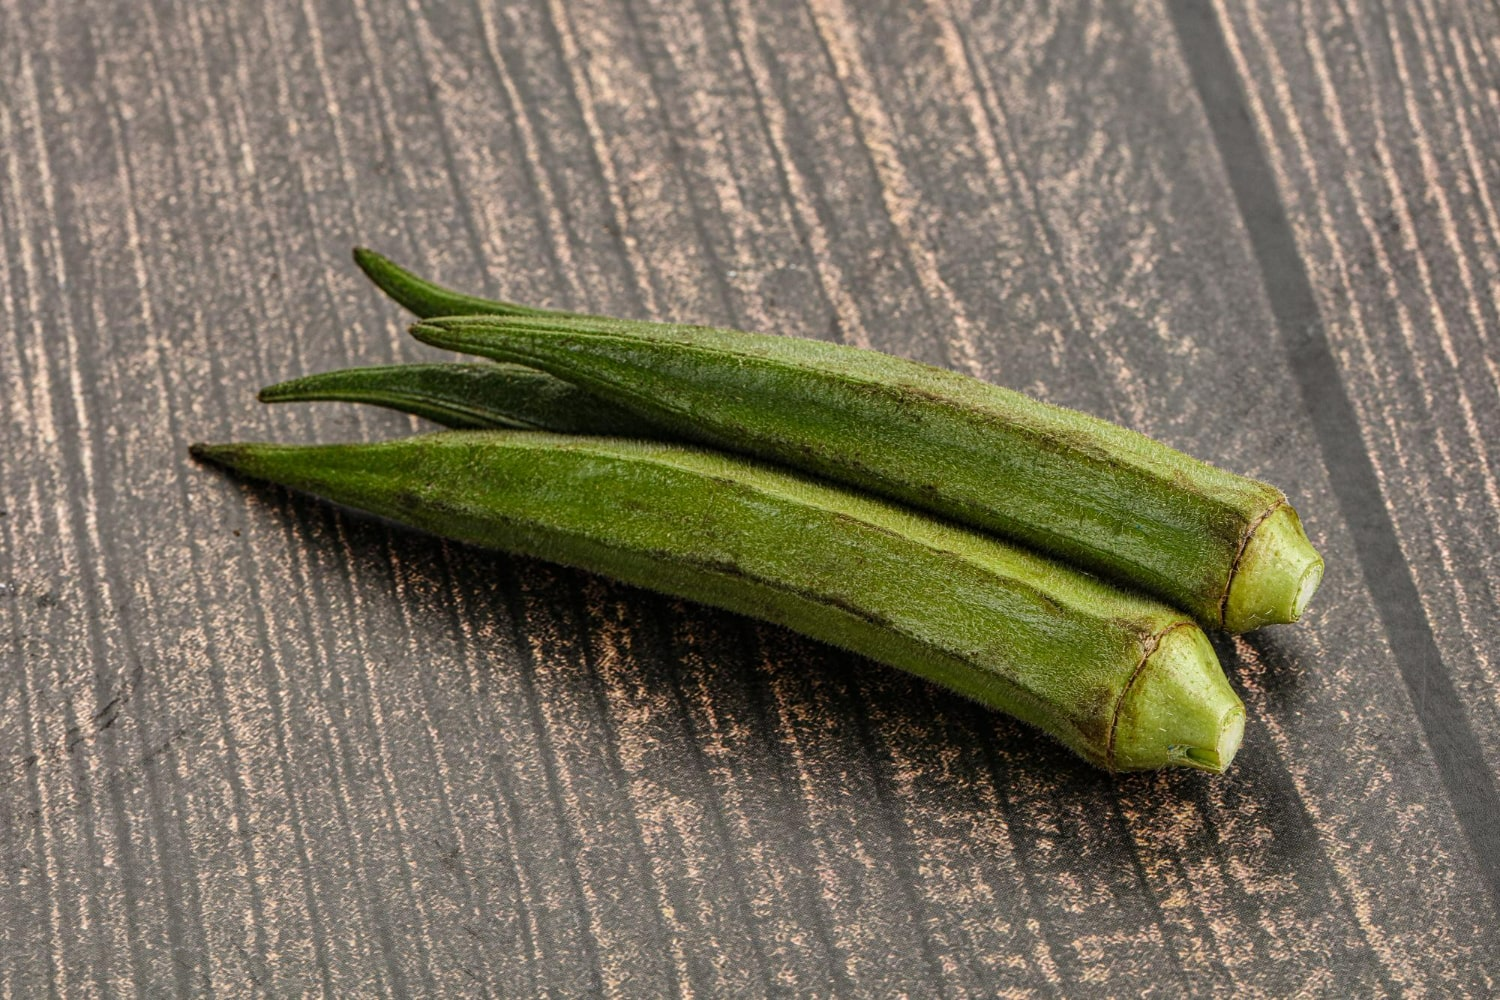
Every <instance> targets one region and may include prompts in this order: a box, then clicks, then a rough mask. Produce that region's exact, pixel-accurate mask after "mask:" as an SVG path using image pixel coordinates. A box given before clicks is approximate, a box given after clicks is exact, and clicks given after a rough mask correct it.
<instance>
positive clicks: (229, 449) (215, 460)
mask: <svg viewBox="0 0 1500 1000" xmlns="http://www.w3.org/2000/svg"><path fill="white" fill-rule="evenodd" d="M244 451H245V446H244V445H242V444H206V443H204V442H202V441H195V442H194V443H192V444H190V445H188V454H189V455H191V456H192V457H193V458H194V459H196V460H198V461H199V462H208V463H210V464H212V465H223V466H226V467H228V468H234V466H235V465H236V464H238V460H239V458H240V457H241V456H242V455H243V454H244Z"/></svg>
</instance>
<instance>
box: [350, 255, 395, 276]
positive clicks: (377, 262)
mask: <svg viewBox="0 0 1500 1000" xmlns="http://www.w3.org/2000/svg"><path fill="white" fill-rule="evenodd" d="M354 264H355V266H356V267H358V268H359V269H360V270H361V271H363V272H365V275H366V276H367V277H369V278H370V280H372V281H374V280H375V272H378V271H380V270H382V269H386V268H393V267H395V266H396V263H395V262H394V261H393V260H391V259H390V258H389V257H387V256H386V255H385V254H383V253H377V252H376V251H374V250H371V249H370V248H369V247H355V248H354Z"/></svg>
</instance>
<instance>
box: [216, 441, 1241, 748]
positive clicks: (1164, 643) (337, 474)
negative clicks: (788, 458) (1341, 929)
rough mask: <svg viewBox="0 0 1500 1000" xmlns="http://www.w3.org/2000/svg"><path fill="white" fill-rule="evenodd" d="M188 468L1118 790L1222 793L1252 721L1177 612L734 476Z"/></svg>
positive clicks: (776, 479) (593, 446) (431, 458)
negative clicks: (950, 708) (721, 644)
mask: <svg viewBox="0 0 1500 1000" xmlns="http://www.w3.org/2000/svg"><path fill="white" fill-rule="evenodd" d="M193 452H194V454H195V455H196V456H198V457H199V458H202V459H205V460H208V461H212V462H217V463H219V464H221V465H225V466H228V467H230V468H231V469H234V470H236V471H238V472H240V473H243V474H245V475H247V476H252V477H255V478H258V479H266V480H270V481H272V482H276V483H280V484H283V485H285V486H289V487H293V488H295V489H300V490H305V491H308V492H310V493H314V494H317V495H319V496H322V497H326V498H328V499H330V500H333V501H336V502H338V503H342V504H347V505H349V506H351V507H356V508H359V509H361V510H366V511H370V512H372V513H375V514H380V515H383V516H386V517H389V518H393V519H395V520H397V521H400V522H403V523H406V524H410V525H413V526H415V527H418V528H422V529H425V530H427V531H431V532H434V533H436V534H439V535H443V536H446V537H449V538H454V539H458V540H460V541H465V542H471V543H474V544H477V545H483V546H489V547H492V548H498V549H504V550H507V551H511V552H517V553H522V554H525V555H530V556H535V557H539V558H542V559H548V560H552V561H555V562H559V563H564V564H567V565H572V566H578V567H582V568H584V569H588V570H592V571H595V572H598V573H603V574H605V575H608V576H612V577H615V578H617V579H620V580H624V581H626V582H628V583H632V584H636V585H638V586H643V587H648V588H651V589H653V590H658V591H661V592H663V593H667V594H672V595H675V596H679V597H684V598H689V599H692V600H696V601H702V602H704V603H707V604H712V605H716V606H719V607H723V608H727V609H730V610H733V611H738V612H742V613H744V614H748V615H752V616H754V617H757V618H762V619H765V620H767V621H771V622H775V623H778V624H781V625H785V626H788V627H790V628H792V629H795V630H797V631H799V632H802V633H805V634H807V635H810V636H813V637H814V638H817V639H821V640H824V641H826V642H830V643H833V644H835V645H838V646H842V647H845V648H847V649H851V650H854V651H856V652H859V653H862V654H864V655H865V656H867V657H869V658H871V659H873V660H878V661H880V662H883V663H886V664H889V665H891V666H894V667H898V668H901V669H903V670H908V671H910V672H912V673H914V674H917V675H919V676H922V677H925V678H927V679H928V680H931V681H934V682H936V683H939V684H942V685H945V686H947V687H949V688H951V689H953V690H955V691H958V692H960V693H962V694H965V695H967V696H969V697H971V698H974V699H976V700H978V701H980V702H982V703H983V704H985V705H988V706H991V707H993V708H997V709H1000V710H1003V711H1006V712H1009V713H1010V714H1012V715H1014V716H1016V717H1017V718H1020V719H1022V720H1024V721H1026V722H1029V723H1031V724H1033V725H1036V726H1039V727H1041V728H1042V729H1043V730H1045V731H1046V732H1048V733H1050V734H1052V735H1053V736H1055V737H1057V738H1058V739H1059V740H1061V741H1062V742H1063V743H1065V744H1066V745H1068V746H1069V747H1071V748H1072V749H1074V750H1075V751H1077V752H1078V753H1079V754H1081V755H1082V756H1083V757H1085V758H1086V759H1088V760H1089V761H1091V762H1093V763H1094V764H1097V765H1099V766H1101V767H1105V768H1108V769H1111V770H1139V769H1145V768H1155V767H1165V766H1174V765H1175V766H1187V767H1195V768H1200V769H1203V770H1208V771H1215V772H1218V771H1222V770H1223V769H1224V768H1225V767H1227V766H1228V764H1229V762H1230V760H1231V758H1232V757H1233V756H1234V753H1235V750H1236V749H1237V748H1238V746H1239V742H1240V738H1241V735H1242V733H1243V729H1244V707H1243V705H1242V704H1241V703H1240V700H1239V698H1238V697H1237V696H1236V695H1235V693H1234V691H1233V690H1232V689H1231V688H1230V687H1229V684H1228V682H1227V681H1226V680H1225V679H1224V675H1223V672H1222V671H1221V670H1220V668H1219V664H1218V660H1217V658H1216V657H1215V655H1214V651H1213V648H1212V646H1210V645H1209V643H1208V640H1207V638H1206V637H1205V636H1204V635H1203V633H1202V631H1201V630H1200V629H1199V628H1198V627H1197V625H1195V624H1194V623H1193V622H1192V621H1191V620H1190V619H1188V618H1187V617H1185V616H1184V615H1182V614H1181V613H1180V612H1177V611H1175V610H1173V609H1171V608H1168V607H1166V606H1165V605H1162V604H1160V603H1157V602H1156V601H1153V600H1150V599H1147V598H1145V597H1141V596H1136V595H1134V594H1129V593H1125V592H1122V591H1119V590H1116V589H1115V588H1113V587H1110V586H1108V585H1106V584H1104V583H1102V582H1100V581H1099V580H1097V579H1095V578H1093V577H1090V576H1087V575H1085V574H1081V573H1078V572H1076V571H1074V570H1071V569H1069V568H1067V567H1064V566H1061V565H1059V564H1057V563H1054V562H1052V561H1050V560H1047V559H1044V558H1042V557H1040V556H1037V555H1035V554H1033V553H1031V552H1028V551H1026V550H1024V549H1020V548H1017V547H1014V546H1011V545H1007V544H1005V543H1003V542H1000V541H997V540H995V539H992V538H990V537H987V536H985V535H982V534H979V533H977V532H972V531H969V530H967V529H963V528H959V527H956V526H953V525H949V524H945V523H943V522H940V521H937V520H935V519H932V518H929V517H926V516H924V515H921V514H918V513H915V512H913V511H910V510H908V509H906V508H904V507H901V506H899V505H896V504H892V503H888V502H885V501H882V500H878V499H874V498H870V497H864V496H859V495H856V494H853V493H850V492H847V491H845V490H842V489H839V488H837V487H833V486H830V485H828V484H825V483H821V482H818V481H816V480H812V479H809V478H806V477H803V476H799V475H796V474H793V473H789V472H786V471H783V470H780V469H777V468H774V467H771V466H767V465H763V464H760V463H758V462H753V461H751V460H747V459H742V458H739V457H736V456H733V455H726V454H723V453H720V452H715V451H710V450H704V449H699V448H691V447H684V446H680V445H672V444H664V443H660V442H649V441H626V440H619V439H610V438H590V437H567V436H560V435H552V434H541V433H534V432H523V431H473V432H462V431H448V432H443V433H439V434H435V435H430V436H424V437H415V438H406V439H403V440H399V441H393V442H387V443H382V444H345V445H326V446H307V445H270V444H231V445H212V446H207V445H197V446H194V449H193Z"/></svg>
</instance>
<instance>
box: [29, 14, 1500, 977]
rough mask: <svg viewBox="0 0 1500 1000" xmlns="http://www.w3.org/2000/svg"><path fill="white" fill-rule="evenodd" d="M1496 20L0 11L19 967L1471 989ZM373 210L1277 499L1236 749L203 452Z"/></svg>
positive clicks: (1496, 689) (263, 417) (316, 344)
mask: <svg viewBox="0 0 1500 1000" xmlns="http://www.w3.org/2000/svg"><path fill="white" fill-rule="evenodd" d="M1497 204H1500V8H1497V7H1496V6H1495V5H1494V4H1490V3H1482V2H1478V0H1475V2H1469V3H1465V2H1463V0H1413V2H1404V0H1386V2H1385V3H1378V2H1374V0H1369V2H1365V0H1343V2H1330V3H1315V2H1311V0H1304V2H1301V3H1295V2H1288V3H1276V4H1261V3H1240V2H1232V0H1219V2H1216V3H1207V2H1202V0H1158V2H1141V3H1135V4H1120V3H1089V4H1080V3H1062V4H1037V3H1027V2H1021V0H859V2H856V0H779V2H775V3H754V2H751V0H476V2H474V3H467V4H465V3H458V4H446V3H439V2H437V0H405V2H402V3H396V2H385V0H356V2H354V3H352V4H348V3H342V2H333V0H299V2H291V0H272V2H267V3H254V2H234V3H216V4H206V3H205V4H200V3H194V2H191V0H150V2H128V3H127V2H124V0H115V2H109V0H70V2H63V3H58V2H46V0H0V411H3V416H0V434H3V437H0V880H3V881H0V997H16V998H24V997H40V996H48V995H51V996H69V997H72V996H91V995H100V996H103V995H120V996H139V997H161V996H173V995H183V996H197V995H204V994H208V993H216V994H221V995H225V996H239V995H245V996H261V995H269V996H276V997H284V996H301V995H322V996H327V997H362V996H438V995H443V996H476V997H478V996H493V997H530V996H541V995H549V996H558V997H575V996H594V995H608V996H623V997H664V996H668V995H676V996H697V997H710V996H712V997H722V996H735V997H739V996H744V997H754V996H765V995H782V996H812V997H822V996H834V995H841V996H869V997H895V996H912V997H926V996H954V997H959V996H964V997H969V996H972V997H994V996H1005V997H1031V996H1036V997H1079V996H1118V997H1138V996H1147V995H1149V996H1160V997H1175V996H1185V995H1202V996H1224V997H1254V996H1265V997H1288V996H1294V995H1295V996H1337V997H1366V996H1386V995H1408V996H1424V995H1426V996H1476V997H1478V996H1492V995H1494V994H1495V993H1496V991H1497V990H1500V930H1497V924H1500V797H1497V791H1496V784H1497V781H1496V775H1497V773H1500V638H1497V636H1500V561H1497V556H1496V553H1497V552H1500V486H1497V477H1500V462H1497V461H1496V456H1495V452H1496V450H1497V449H1500V339H1497V338H1500V280H1497V279H1500V208H1497ZM356 243H363V244H368V245H371V246H374V247H377V248H381V249H383V250H385V251H386V252H388V253H390V254H392V255H393V256H395V257H397V258H398V259H401V260H403V261H406V262H409V263H411V264H412V265H413V266H415V267H416V268H417V269H418V270H421V271H424V272H427V273H431V274H434V275H436V276H439V277H441V278H442V279H444V280H447V281H449V282H452V283H455V284H459V285H463V286H468V287H472V288H473V289H475V290H477V291H481V292H485V293H488V294H504V295H507V296H509V297H513V298H517V299H520V300H522V301H532V302H537V303H543V304H551V305H557V306H564V307H570V308H580V309H587V310H591V311H598V312H608V313H617V314H626V315H636V316H644V317H659V318H678V319H690V320H695V321H704V322H714V323H725V324H730V325H735V326H742V327H751V328H758V329H765V330H774V331H780V332H784V333H786V334H790V335H798V336H806V337H820V338H827V339H833V340H840V341H844V342H846V343H852V344H861V345H868V346H872V347H877V348H881V349H884V350H887V351H891V352H895V353H900V354H905V355H909V356H912V357H915V358H918V359H921V360H923V361H928V362H932V363H936V364H941V365H948V366H951V367H954V368H957V369H959V370H961V371H966V372H971V373H974V374H976V375H979V376H981V377H984V378H987V379H990V380H993V381H996V382H999V383H1002V384H1005V385H1009V386H1013V387H1016V388H1019V389H1022V390H1025V391H1027V392H1030V393H1033V394H1035V395H1037V396H1039V397H1041V398H1044V399H1047V400H1050V401H1052V402H1056V403H1060V404H1064V405H1067V406H1072V407H1077V408H1081V409H1084V410H1087V411H1089V412H1092V413H1095V414H1098V415H1100V416H1103V417H1106V418H1109V419H1111V420H1116V421H1119V422H1121V423H1124V424H1127V425H1129V426H1131V427H1135V428H1137V429H1139V430H1142V431H1144V432H1146V433H1148V434H1151V435H1153V436H1155V437H1158V438H1160V439H1161V440H1163V441H1166V442H1168V443H1170V444H1172V445H1174V446H1177V447H1180V448H1182V449H1184V450H1186V451H1188V452H1190V453H1192V454H1194V455H1197V456H1199V457H1201V458H1204V459H1208V460H1210V461H1213V462H1215V463H1217V464H1220V465H1223V466H1225V467H1227V468H1230V469H1233V470H1236V471H1238V472H1242V473H1246V474H1250V475H1253V476H1257V477H1260V478H1264V479H1267V480H1269V481H1271V482H1274V483H1276V484H1278V485H1280V486H1281V487H1283V488H1284V489H1285V490H1286V491H1287V492H1288V494H1289V495H1290V496H1291V497H1292V498H1293V501H1294V502H1295V503H1296V505H1297V507H1298V508H1299V509H1300V510H1301V511H1303V512H1304V516H1305V520H1306V522H1307V525H1308V528H1309V533H1310V534H1311V536H1312V538H1313V540H1314V541H1315V543H1316V544H1317V545H1318V546H1319V547H1320V549H1321V550H1322V551H1323V553H1324V554H1325V556H1326V558H1327V563H1328V573H1327V579H1326V581H1325V583H1324V585H1323V589H1322V592H1321V593H1320V594H1319V595H1318V598H1317V600H1316V601H1315V603H1314V605H1313V607H1312V610H1311V613H1310V615H1309V617H1308V618H1307V620H1306V621H1305V622H1304V623H1303V624H1301V625H1298V626H1295V627H1282V628H1275V629H1270V630H1267V631H1264V632H1259V633H1255V634H1252V635H1250V636H1246V637H1243V638H1237V639H1219V640H1216V643H1217V645H1218V649H1219V652H1220V654H1221V656H1222V658H1223V660H1224V663H1225V667H1226V670H1227V672H1228V673H1229V675H1230V677H1231V678H1232V681H1233V683H1234V684H1235V686H1236V687H1237V688H1238V689H1239V691H1240V692H1241V694H1242V695H1243V697H1244V700H1245V702H1246V705H1247V707H1248V711H1249V725H1248V728H1247V731H1246V736H1245V745H1244V749H1243V751H1242V753H1241V755H1240V757H1239V759H1238V760H1237V762H1236V764H1235V766H1234V768H1233V771H1232V773H1231V774H1229V775H1227V776H1225V777H1222V778H1213V777H1209V776H1205V775H1201V774H1196V773H1163V774H1155V775H1139V776H1125V777H1110V776H1108V775H1106V774H1103V773H1101V772H1097V771H1095V770H1092V769H1090V768H1089V767H1088V766H1086V765H1084V764H1082V763H1081V762H1079V761H1077V760H1075V759H1074V758H1072V757H1071V756H1069V755H1068V754H1067V753H1066V752H1065V751H1063V750H1061V749H1059V748H1058V747H1057V746H1055V745H1053V744H1050V743H1048V742H1047V741H1045V740H1044V739H1042V738H1040V737H1038V736H1037V735H1036V734H1034V733H1032V732H1030V731H1027V730H1025V729H1024V728H1023V727H1021V726H1020V725H1018V724H1014V723H1012V722H1011V721H1009V720H1007V719H1006V718H1003V717H1000V716H997V715H995V714H992V713H990V712H986V711H984V710H981V709H979V708H977V707H974V706H972V705H970V704H968V703H966V702H964V701H961V700H959V699H958V698H955V697H952V696H949V695H947V694H944V693H942V692H940V691H938V690H935V689H933V688H931V687H929V686H927V685H925V684H923V683H920V682H918V681H915V680H912V679H910V678H908V677H906V676H904V675H899V674H897V673H895V672H893V671H889V670H886V669H884V668H880V667H876V666H874V665H872V664H870V663H868V662H865V661H863V660H860V659H858V658H857V657H853V656H850V655H845V654H843V653H840V652H837V651H835V650H832V649H829V648H826V647H823V646H820V645H818V644H815V643H813V642H810V641H805V640H803V639H801V638H799V637H797V636H794V635H791V634H789V633H786V632H784V631H781V630H779V629H776V628H772V627H769V626H762V625H760V624H757V623H755V622H751V621H749V620H746V619H743V618H740V617H737V616H734V615H730V614H725V613H720V612H716V611H712V610H708V609H705V608H703V607H699V606H695V605H692V604H689V603H685V602H680V601H674V600H667V599H664V598H661V597H658V596H654V595H652V594H648V593H645V592H642V591H639V590H635V589H632V588H629V587H625V586H620V585H616V584H613V583H611V582H609V581H606V580H603V579H600V578H597V577H593V576H589V575H587V574H584V573H580V572H574V571H571V570H565V569H560V568H557V567H555V566H551V565H547V564H543V563H539V562H535V561H530V560H525V559H516V558H509V557H506V556H503V555H497V554H493V553H486V552H482V551H475V550H470V549H467V548H463V547H460V546H456V545H447V544H442V543H440V542H437V541H434V540H433V539H431V538H428V537H424V536H420V535H417V534H415V533H410V532H406V531H402V530H397V529H394V528H391V527H389V526H387V525H385V524H382V523H377V522H372V521H370V520H366V519H362V518H360V517H356V516H352V515H348V514H345V513H341V512H338V511H335V510H333V509H331V508H329V507H326V506H324V505H321V504H319V503H317V502H315V501H311V500H307V499H304V498H300V497H296V496H292V495H289V494H287V493H285V492H283V491H280V490H276V489H269V488H262V487H256V486H252V485H247V484H242V483H240V482H237V481H235V480H232V479H230V478H228V477H226V476H224V475H222V474H219V473H217V472H215V471H212V470H208V469H204V468H200V467H197V466H195V465H194V464H193V463H192V462H191V461H190V460H189V459H188V456H187V450H186V449H187V445H188V443H189V442H190V441H193V440H199V439H210V440H223V439H229V438H269V439H276V440H286V441H301V440H355V439H357V440H365V439H375V438H381V437H388V436H391V435H398V434H405V433H408V432H410V431H411V430H413V429H414V428H416V427H417V426H418V424H417V422H416V421H413V420H408V419H407V418H404V417H400V416H396V415H393V414H390V413H387V412H384V411H371V410H366V409H358V408H355V407H350V406H340V405H332V404H325V405H317V406H308V407H284V408H270V407H262V406H260V405H259V404H257V403H256V402H255V400H254V393H255V390H256V389H257V388H258V387H259V386H261V385H263V384H266V383H269V382H272V381H275V380H278V379H281V378H284V377H289V376H292V375H297V374H302V373H307V372H312V371H318V370H323V369H328V368H333V367H337V366H342V365H348V364H356V363H379V362H389V361H392V360H394V359H408V360H415V359H419V358H426V357H434V356H436V355H435V353H434V352H431V351H428V350H426V349H425V348H423V347H421V346H420V345H418V344H416V343H414V342H412V341H411V340H410V339H409V338H407V337H406V336H405V334H404V331H403V317H402V316H401V315H400V314H399V313H398V311H397V310H395V309H394V308H393V307H391V306H389V305H388V304H387V303H385V302H384V301H382V300H381V299H380V297H379V296H378V295H377V294H375V293H374V292H373V290H372V289H370V288H369V287H368V286H366V285H365V284H364V283H363V281H362V279H361V277H360V276H359V275H358V273H357V272H356V271H355V269H354V268H353V267H352V266H351V264H350V263H349V259H348V254H349V248H350V247H351V246H353V245H354V244H356Z"/></svg>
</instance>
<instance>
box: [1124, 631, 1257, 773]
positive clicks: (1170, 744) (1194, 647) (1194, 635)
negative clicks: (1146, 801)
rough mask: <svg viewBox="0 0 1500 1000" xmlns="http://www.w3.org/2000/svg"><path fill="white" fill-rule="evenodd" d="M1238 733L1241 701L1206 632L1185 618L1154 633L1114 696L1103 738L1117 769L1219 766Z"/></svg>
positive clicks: (1242, 723)
mask: <svg viewBox="0 0 1500 1000" xmlns="http://www.w3.org/2000/svg"><path fill="white" fill-rule="evenodd" d="M1244 733H1245V706H1244V704H1243V703H1242V702H1241V701H1240V698H1239V695H1237V694H1235V693H1234V689H1233V688H1231V687H1230V686H1229V682H1228V681H1227V680H1225V678H1224V672H1223V671H1222V670H1220V669H1219V661H1218V657H1217V656H1216V655H1215V654H1214V649H1213V646H1212V645H1211V644H1210V643H1209V641H1208V637H1207V636H1206V635H1204V634H1203V632H1202V631H1201V630H1200V629H1197V628H1194V627H1192V626H1189V625H1179V626H1174V627H1172V628H1170V629H1168V630H1167V631H1165V632H1163V633H1162V634H1161V635H1160V636H1158V637H1157V641H1156V648H1155V649H1154V650H1152V651H1151V652H1150V653H1149V654H1148V655H1147V656H1146V658H1145V659H1144V660H1142V661H1141V665H1140V667H1139V669H1138V670H1137V671H1136V676H1135V679H1134V681H1133V682H1132V683H1131V685H1130V686H1129V687H1128V688H1126V690H1125V693H1124V695H1123V696H1122V697H1121V698H1120V706H1119V709H1118V710H1117V713H1116V717H1115V727H1114V735H1113V738H1112V740H1111V745H1110V761H1109V765H1110V767H1111V768H1112V769H1114V770H1116V771H1139V770H1146V769H1150V768H1157V767H1171V766H1175V767H1192V768H1197V769H1198V770H1202V771H1212V772H1213V773H1215V774H1221V773H1223V772H1224V771H1225V770H1226V769H1228V767H1229V763H1230V761H1232V760H1234V755H1235V752H1236V751H1238V750H1239V748H1240V739H1241V738H1242V737H1243V736H1244Z"/></svg>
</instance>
